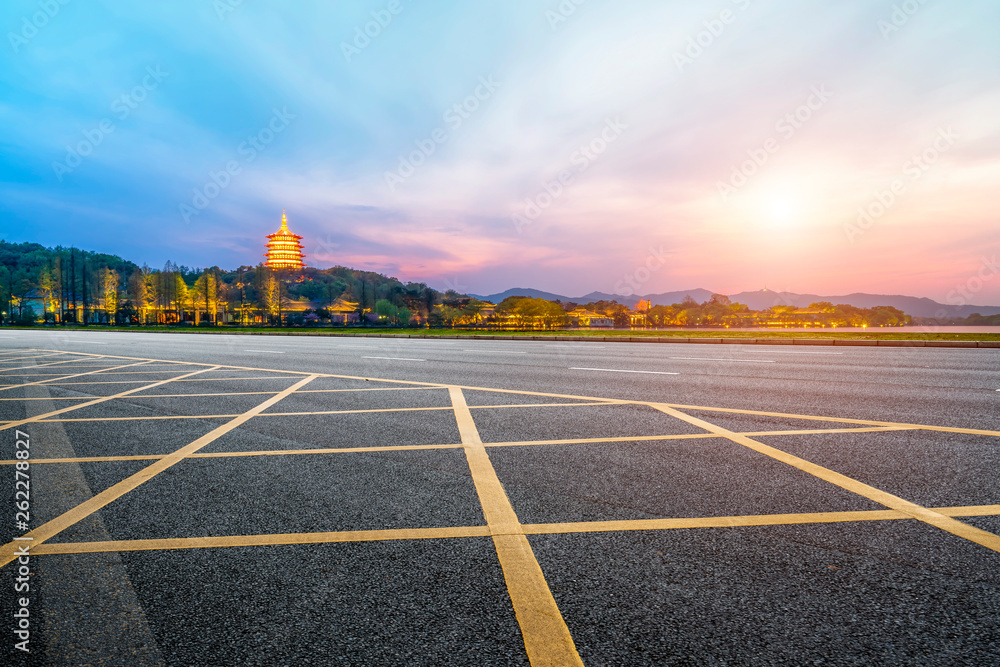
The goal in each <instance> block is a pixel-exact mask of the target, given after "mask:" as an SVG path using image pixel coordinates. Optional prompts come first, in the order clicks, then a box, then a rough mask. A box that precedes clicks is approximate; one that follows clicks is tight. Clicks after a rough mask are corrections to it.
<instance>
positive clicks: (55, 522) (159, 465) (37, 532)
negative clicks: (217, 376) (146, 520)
mask: <svg viewBox="0 0 1000 667" xmlns="http://www.w3.org/2000/svg"><path fill="white" fill-rule="evenodd" d="M194 372H195V373H200V372H203V371H194ZM315 377H316V376H314V375H310V376H308V377H305V378H302V379H301V380H299V381H298V382H296V383H295V384H293V385H292V386H291V387H288V388H287V389H285V391H283V392H282V393H280V394H278V395H276V396H272V397H271V398H269V399H267V400H266V401H264V402H263V403H260V404H259V405H257V406H255V407H253V408H251V409H250V410H247V411H246V412H245V413H243V414H242V415H240V416H239V417H237V418H236V419H233V420H232V421H230V422H228V423H226V424H224V425H222V426H219V427H217V428H215V429H213V430H212V431H210V432H209V433H206V434H205V435H203V436H201V437H200V438H198V439H197V440H195V441H194V442H192V443H190V444H188V445H185V446H184V447H181V448H180V449H178V450H177V451H175V452H173V453H172V454H170V455H168V456H165V457H164V458H162V459H160V460H158V461H156V462H155V463H152V464H151V465H149V466H147V467H145V468H143V469H142V470H140V471H139V472H137V473H135V474H134V475H131V476H130V477H128V478H126V479H124V480H122V481H121V482H118V483H117V484H115V485H114V486H111V487H109V488H107V489H105V490H104V491H102V492H101V493H98V494H97V495H96V496H92V497H91V498H90V499H89V500H86V501H84V502H82V503H80V504H79V505H77V506H76V507H74V508H73V509H71V510H69V511H68V512H64V513H63V514H61V515H59V516H58V517H56V518H55V519H52V520H51V521H48V522H47V523H45V524H42V525H41V526H39V527H38V528H35V529H34V530H32V531H30V532H28V533H26V534H25V535H24V536H23V537H26V538H30V539H31V540H32V543H31V544H32V547H34V546H35V545H38V544H41V543H42V542H45V541H46V540H48V539H50V538H52V537H54V536H56V535H58V534H59V533H61V532H62V531H64V530H66V529H67V528H69V527H70V526H73V525H74V524H76V523H78V522H79V521H81V520H83V519H85V518H87V517H88V516H90V515H91V514H93V513H94V512H96V511H98V510H99V509H101V508H102V507H104V506H105V505H107V504H109V503H111V502H113V501H115V500H117V499H118V498H120V497H121V496H123V495H125V494H126V493H128V492H129V491H133V490H134V489H136V488H137V487H139V486H140V485H142V484H144V483H145V482H147V481H149V480H150V479H152V478H154V477H156V476H157V475H159V474H160V473H161V472H163V471H164V470H166V469H168V468H170V467H172V466H174V465H176V464H177V463H179V462H180V461H182V460H183V459H184V458H185V457H187V456H189V455H190V454H194V453H195V452H196V451H198V450H199V449H201V448H202V447H204V446H206V445H208V444H209V443H211V442H213V441H215V440H216V439H218V438H219V437H221V436H223V435H225V434H226V433H228V432H229V431H232V430H233V429H235V428H236V427H238V426H240V425H241V424H242V423H243V422H245V421H246V420H247V419H250V417H252V416H254V415H255V414H258V413H260V412H262V411H263V410H266V409H267V408H269V407H271V406H272V405H274V404H275V403H277V402H278V401H280V400H281V399H283V398H284V397H285V396H288V395H289V394H291V393H292V392H294V391H295V390H296V389H298V388H299V387H302V386H304V385H306V384H307V383H309V382H311V381H312V380H314V379H315ZM166 382H170V380H165V381H164V383H166ZM70 409H73V408H70ZM29 421H30V420H29ZM17 546H19V545H18V543H17V542H14V541H11V542H8V543H7V544H5V545H4V546H2V547H0V567H3V566H4V565H7V564H8V563H10V562H11V561H12V560H14V558H15V557H16V556H15V548H16V547H17Z"/></svg>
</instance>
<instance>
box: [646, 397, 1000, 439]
mask: <svg viewBox="0 0 1000 667" xmlns="http://www.w3.org/2000/svg"><path fill="white" fill-rule="evenodd" d="M641 403H642V404H643V405H650V406H652V407H654V408H658V407H659V406H661V405H665V406H667V407H671V408H676V409H677V410H701V411H704V412H727V413H735V414H741V415H758V416H761V417H781V418H785V419H805V420H810V421H824V422H839V423H842V424H863V425H866V426H899V427H902V428H907V429H920V430H924V431H944V432H946V433H965V434H967V435H992V436H1000V431H986V430H983V429H976V428H961V427H954V426H933V425H931V424H907V423H904V422H884V421H875V420H872V419H849V418H845V417H822V416H819V415H797V414H789V413H785V412H764V411H761V410H736V409H733V408H709V407H705V406H700V405H678V404H674V403H649V402H641Z"/></svg>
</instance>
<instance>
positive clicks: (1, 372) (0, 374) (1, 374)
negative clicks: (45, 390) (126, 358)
mask: <svg viewBox="0 0 1000 667" xmlns="http://www.w3.org/2000/svg"><path fill="white" fill-rule="evenodd" d="M74 361H76V359H66V360H65V361H50V362H48V363H47V364H35V365H33V366H18V367H16V368H0V378H7V377H9V378H18V377H27V376H29V375H60V373H8V372H7V371H22V370H25V369H28V368H48V367H49V366H59V365H60V364H71V363H73V362H74ZM63 368H73V367H72V366H63ZM88 368H93V366H89V367H88Z"/></svg>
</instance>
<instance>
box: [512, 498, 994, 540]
mask: <svg viewBox="0 0 1000 667" xmlns="http://www.w3.org/2000/svg"><path fill="white" fill-rule="evenodd" d="M934 511H935V512H937V513H939V514H943V515H945V516H953V517H954V516H995V515H998V514H1000V505H972V506H969V507H941V508H937V509H935V510H934ZM913 518H914V517H912V516H910V515H909V514H906V513H904V512H902V511H899V510H867V511H860V512H813V513H804V514H751V515H746V516H710V517H689V518H688V517H685V518H679V519H632V520H624V521H581V522H576V523H535V524H523V527H524V532H525V533H527V534H528V535H551V534H554V533H603V532H611V531H632V530H677V529H685V528H736V527H741V526H790V525H797V524H806V523H851V522H857V521H887V520H893V519H895V520H898V519H905V520H907V521H910V520H913Z"/></svg>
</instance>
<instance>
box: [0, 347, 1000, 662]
mask: <svg viewBox="0 0 1000 667" xmlns="http://www.w3.org/2000/svg"><path fill="white" fill-rule="evenodd" d="M80 354H84V355H85V354H86V353H80ZM89 356H94V357H101V358H108V357H105V356H103V355H89ZM114 358H117V359H135V358H131V357H114ZM139 361H141V362H142V363H158V362H162V363H174V362H168V361H163V360H155V359H143V360H139ZM136 365H139V364H136ZM187 365H200V366H209V364H194V363H190V364H187ZM219 368H223V367H219V366H216V367H214V368H213V370H217V369H219ZM224 368H226V369H234V368H235V369H240V370H254V371H257V372H267V373H281V374H285V375H291V376H293V378H294V377H296V376H297V377H301V378H302V379H300V380H299V382H297V383H296V384H294V385H293V386H292V387H288V388H287V389H285V390H284V391H283V392H280V393H278V394H275V395H273V396H272V397H271V398H270V399H268V400H267V401H265V402H264V403H263V404H261V405H260V406H257V408H255V409H253V410H251V411H248V412H247V413H244V414H243V415H241V416H240V417H237V418H236V419H234V420H233V422H231V423H230V424H227V425H225V426H221V427H219V428H217V429H215V431H213V432H212V433H210V434H208V435H206V436H202V438H199V439H198V440H196V441H195V442H193V443H191V444H190V445H187V446H186V447H184V448H181V449H180V450H178V451H177V452H174V453H173V454H171V455H167V456H165V457H163V458H160V459H158V460H156V462H155V463H153V464H152V465H150V466H148V467H147V468H146V469H145V470H144V471H141V472H140V473H137V474H136V475H133V476H132V477H130V478H128V479H126V480H124V481H123V482H120V483H119V484H117V485H115V486H114V487H111V489H108V490H106V491H104V492H102V493H101V494H98V496H95V497H94V498H92V499H91V500H89V501H86V502H84V503H82V504H81V505H79V506H77V507H76V508H74V509H73V510H70V511H69V512H67V513H65V514H64V515H62V516H61V517H59V518H57V519H56V520H53V521H50V522H49V523H48V524H45V525H44V526H42V527H40V528H39V529H36V530H35V531H32V533H36V532H37V533H38V535H39V536H43V537H42V539H41V540H40V541H44V540H45V539H48V538H49V537H51V536H52V535H54V534H57V533H58V532H59V531H61V530H62V529H64V528H65V527H68V526H69V525H72V524H73V523H76V522H77V521H79V520H80V519H82V518H83V517H84V516H87V515H89V514H91V513H93V512H94V511H97V509H99V508H100V507H103V506H104V505H106V504H107V503H108V502H111V501H113V500H114V499H115V498H117V497H120V496H121V495H123V494H124V493H128V492H129V491H131V490H133V489H134V488H135V487H136V486H138V485H139V484H141V483H143V482H144V481H146V480H147V479H149V478H151V477H152V476H154V475H156V474H158V473H159V472H162V470H164V469H166V468H167V467H169V466H171V465H173V464H175V463H176V462H178V461H180V460H182V459H184V458H186V457H187V456H190V455H196V450H197V449H200V448H201V447H204V446H205V445H206V444H208V443H209V442H211V441H212V440H214V439H215V438H214V437H212V436H213V434H214V433H215V432H216V431H221V430H223V429H224V430H225V431H226V432H228V431H229V430H232V428H236V426H237V425H238V424H234V423H235V422H239V423H243V422H244V421H246V420H248V419H250V418H252V417H254V416H257V415H259V414H260V413H261V412H262V411H263V410H264V409H266V407H267V406H269V404H273V403H276V402H277V401H279V400H281V398H283V397H285V396H287V395H289V394H291V393H293V392H294V391H295V390H296V389H297V388H299V387H300V386H302V385H305V384H306V383H308V382H310V381H311V380H313V379H315V378H317V377H332V378H341V379H357V380H362V379H363V380H369V381H372V380H374V381H376V382H387V383H388V382H391V383H394V384H407V385H413V386H422V387H441V386H442V385H441V384H439V383H426V382H414V381H406V380H386V379H373V378H361V377H357V376H345V375H335V374H318V373H316V374H306V373H303V372H299V371H282V370H273V369H259V368H256V369H255V368H248V367H234V366H227V367H224ZM97 372H99V371H97ZM302 376H305V377H302ZM236 379H240V380H258V379H292V378H280V377H277V378H276V377H262V378H256V377H249V378H216V379H213V381H214V380H236ZM170 381H183V380H180V379H173V380H166V381H164V382H170ZM198 381H200V380H198ZM44 382H48V381H44ZM39 384H40V383H39ZM80 384H88V383H80ZM95 384H109V383H103V382H97V383H95ZM18 386H25V385H18ZM448 389H449V394H450V395H451V398H452V409H453V411H454V414H455V418H456V422H457V424H458V427H459V431H460V433H461V436H462V445H461V446H462V448H463V449H464V451H465V453H466V458H467V460H468V462H469V468H470V472H471V474H472V478H473V482H474V484H475V486H476V490H477V495H478V496H479V498H480V503H481V505H482V509H483V514H484V517H485V518H486V522H487V526H485V527H465V528H463V527H451V528H441V529H414V530H413V531H406V530H403V531H345V532H341V533H322V534H296V535H294V536H244V537H242V538H234V537H209V538H181V539H182V540H193V541H186V542H178V541H177V540H168V541H156V540H152V541H151V540H138V541H126V542H114V543H111V544H114V545H116V546H115V550H117V549H119V548H124V545H127V544H134V545H136V548H184V547H180V546H164V547H157V546H153V544H154V543H156V544H161V545H176V544H181V543H183V544H200V545H206V546H212V545H218V546H229V545H231V544H230V543H232V542H233V541H234V540H239V539H244V540H257V541H256V542H254V543H269V542H267V540H268V539H272V540H273V539H283V540H288V539H294V540H296V541H293V542H290V543H300V542H299V541H298V540H303V539H318V538H316V537H315V536H317V535H323V536H325V538H328V539H331V540H334V541H352V540H353V541H356V540H360V539H419V537H430V536H436V535H442V536H443V535H444V534H453V535H455V536H473V535H484V536H485V535H490V536H492V538H493V541H494V545H495V547H496V549H497V556H498V558H499V559H500V563H501V567H502V569H503V571H504V578H505V581H506V583H507V588H508V593H509V594H510V597H511V601H512V604H513V606H514V610H515V615H516V616H517V619H518V623H519V624H520V626H521V630H522V635H523V636H524V640H525V649H526V651H527V653H528V657H529V660H530V661H531V663H532V664H533V665H541V664H553V665H555V664H582V662H581V661H580V658H579V655H578V654H577V652H576V649H575V646H574V645H573V639H572V636H571V635H570V634H569V630H568V628H567V627H566V624H565V621H563V619H562V616H561V614H560V613H559V610H558V608H557V607H556V605H555V601H554V599H553V598H552V595H551V591H550V590H549V588H548V583H547V582H546V580H545V577H544V574H543V573H542V571H541V568H540V567H539V566H538V562H537V560H536V559H535V557H534V554H533V552H532V551H531V546H530V544H529V543H528V541H527V537H526V535H527V534H544V533H549V532H598V531H603V530H631V529H635V530H653V529H669V528H681V527H695V526H700V527H709V526H715V525H719V524H720V523H721V524H722V525H726V526H732V525H774V524H775V522H785V523H809V522H831V521H843V520H868V521H872V520H886V519H908V518H912V519H917V520H920V521H923V522H926V523H928V524H930V525H934V526H936V527H938V528H941V529H943V530H946V531H948V532H951V533H953V534H955V535H958V536H960V537H963V538H965V539H968V540H971V541H974V542H977V543H979V544H981V545H983V546H986V547H987V548H990V549H993V550H995V551H1000V537H998V536H996V535H993V534H992V533H989V532H987V531H983V530H979V529H977V528H975V527H973V526H971V525H969V524H963V523H961V522H959V521H956V520H955V519H954V518H952V517H953V516H975V515H978V514H976V513H977V512H983V511H984V508H982V507H980V508H971V507H963V508H941V509H938V510H932V509H928V508H926V507H921V506H919V505H916V504H914V503H911V502H909V501H906V500H903V499H902V498H898V497H896V496H893V495H891V494H888V493H886V492H883V491H881V490H879V489H875V488H874V487H870V486H868V485H865V484H863V483H861V482H858V481H857V480H853V479H851V478H849V477H846V476H844V475H840V474H839V473H836V472H834V471H831V470H829V469H826V468H823V467H821V466H818V465H816V464H813V463H811V462H809V461H805V460H804V459H800V458H798V457H795V456H793V455H790V454H787V453H786V452H782V451H780V450H777V449H775V448H773V447H769V446H767V445H764V444H763V443H759V442H756V441H754V440H751V439H750V437H749V435H750V434H740V433H735V432H733V431H729V430H727V429H724V428H722V427H719V426H716V425H714V424H711V423H709V422H707V421H704V420H701V419H698V418H696V417H693V416H690V415H687V414H685V413H682V412H680V410H679V409H677V408H678V407H684V408H686V409H695V410H706V411H718V412H731V413H738V414H748V415H761V416H772V417H781V418H792V419H811V420H817V421H827V422H833V423H848V424H857V425H862V426H867V427H871V428H870V429H826V431H827V432H851V431H855V430H859V431H860V430H864V431H868V432H876V431H877V430H905V429H921V430H932V431H947V432H957V433H966V434H978V435H991V436H1000V432H998V431H987V430H982V429H964V428H955V427H939V426H932V425H925V424H904V423H895V422H883V421H875V420H857V419H845V418H837V417H821V416H816V415H795V414H787V413H772V412H763V411H753V410H735V409H726V408H708V407H699V406H675V405H673V404H666V403H654V402H648V401H629V400H618V399H603V398H595V397H580V396H574V395H566V394H554V393H546V392H529V391H518V390H504V389H492V388H483V387H465V386H448ZM465 389H468V390H473V391H487V392H497V393H511V394H519V395H531V396H546V397H552V398H563V399H572V400H577V401H579V400H584V401H587V400H589V401H597V403H595V404H598V405H603V404H625V405H647V406H650V407H653V408H655V409H657V410H660V411H662V412H664V413H666V414H668V415H670V416H673V417H675V418H678V419H681V420H683V421H686V422H688V423H690V424H692V425H695V426H698V427H700V428H703V429H705V431H707V433H706V434H704V435H703V436H702V437H709V438H711V437H722V438H726V439H728V440H731V441H733V442H736V443H737V444H741V445H743V446H746V447H749V448H751V449H754V450H755V451H758V452H760V453H763V454H765V455H767V456H771V457H772V458H775V459H777V460H779V461H782V462H784V463H786V464H788V465H792V466H793V467H796V468H798V469H800V470H803V471H805V472H807V473H809V474H812V475H814V476H817V477H820V478H821V479H824V480H826V481H828V482H831V483H834V484H837V485H838V486H841V487H842V488H845V489H847V490H850V491H852V492H854V493H857V494H859V495H862V496H864V497H867V498H869V499H872V500H875V501H876V502H879V503H881V504H883V505H885V506H886V507H888V508H889V509H888V510H881V511H875V512H860V513H849V512H829V513H814V514H811V515H770V516H769V517H753V518H746V517H744V518H742V522H741V521H740V518H739V517H707V518H700V519H699V518H688V519H654V520H637V521H621V522H617V521H611V522H584V523H566V524H532V525H522V524H520V522H519V521H518V519H517V516H516V514H515V513H514V511H513V508H512V507H511V505H510V502H509V500H508V499H507V496H506V493H505V492H504V490H503V486H502V485H501V484H500V482H499V479H498V478H497V477H496V472H495V470H494V469H493V466H492V464H491V463H490V461H489V456H488V455H487V453H486V445H484V443H483V442H482V441H481V439H480V437H479V434H478V430H477V429H476V426H475V422H474V421H473V419H472V412H471V409H470V407H469V406H468V405H467V403H466V401H465V397H464V394H463V390H465ZM139 390H141V389H137V390H135V391H139ZM117 397H120V395H115V396H114V397H107V398H117ZM100 400H106V399H99V401H100ZM84 405H86V404H84ZM572 405H578V404H572ZM77 407H82V406H71V407H70V408H67V409H65V410H64V411H68V410H72V409H75V408H77ZM480 407H512V406H480ZM514 407H521V406H514ZM524 407H527V406H524ZM532 407H540V406H538V405H537V404H536V405H534V406H532ZM564 407H565V406H564ZM420 409H421V408H417V409H409V410H407V411H414V410H420ZM432 409H433V408H432ZM391 411H398V410H391ZM352 412H359V411H352ZM342 413H343V412H341V414H342ZM50 414H51V413H50ZM276 414H279V415H280V414H281V413H276ZM287 414H317V413H287ZM320 414H337V412H333V413H320ZM193 417H197V416H193ZM36 419H37V418H36ZM3 428H10V425H7V426H5V427H3ZM814 432H816V431H815V430H797V431H786V432H784V433H785V434H791V433H797V434H804V433H814ZM765 433H766V434H775V433H778V432H773V431H772V432H765ZM690 435H702V434H680V435H678V436H677V438H678V439H679V438H681V437H689V436H690ZM753 435H756V434H753ZM215 437H218V436H215ZM627 439H628V440H634V439H636V438H627ZM601 441H608V440H606V439H602V440H601ZM509 444H523V443H520V442H519V443H509ZM493 446H502V444H500V443H494V444H493ZM439 447H440V448H446V447H448V448H451V447H455V445H442V446H439ZM414 448H420V449H427V448H428V447H427V446H416V447H414ZM345 449H347V450H348V451H358V450H360V448H358V450H356V449H355V448H345ZM393 449H394V448H393ZM372 451H386V450H385V449H381V448H378V449H372ZM247 454H249V453H239V452H231V453H226V455H228V456H239V455H247ZM258 454H259V453H258ZM146 471H150V473H151V474H149V475H148V476H145V477H143V474H144V473H145V472H146ZM140 477H141V479H139V480H138V481H134V480H137V479H138V478H140ZM987 507H988V508H993V509H992V510H991V511H989V512H988V513H989V514H996V513H1000V506H987ZM948 509H951V510H957V513H951V512H948V511H946V510H948ZM74 517H75V518H74ZM851 517H853V519H851ZM59 522H61V523H62V524H64V525H62V527H59V526H54V527H52V528H49V529H48V532H49V533H51V534H49V535H47V536H45V530H44V529H46V527H48V526H50V525H52V524H58V523H59ZM56 528H58V529H57V530H56ZM53 530H54V532H52V531H53ZM417 531H423V532H417ZM442 531H444V532H443V533H442ZM448 531H459V532H454V533H448ZM461 531H471V532H461ZM376 533H378V534H381V535H382V536H383V537H381V538H377V537H376V538H373V537H371V536H372V535H374V534H376ZM393 534H394V535H396V537H392V536H391V535H393ZM406 534H411V535H418V536H419V537H413V538H410V537H402V535H406ZM29 535H31V534H29ZM310 535H311V536H313V537H312V538H308V537H304V536H310ZM351 535H353V536H354V537H350V536H351ZM362 535H368V536H369V537H368V538H364V537H361V536H362ZM336 536H342V537H336ZM213 541H214V542H213ZM227 541H228V542H227ZM281 543H289V542H281ZM13 544H14V543H13V542H12V543H10V544H8V545H5V546H4V547H0V553H6V552H8V551H9V552H10V554H11V555H12V554H13ZM88 544H89V545H95V544H96V545H100V544H104V545H107V544H109V543H88ZM140 545H144V546H140ZM38 547H39V548H40V549H41V551H40V552H39V553H46V551H45V550H46V549H72V548H80V547H79V546H77V547H72V546H68V545H67V546H63V545H52V544H50V545H44V544H40V545H38ZM91 548H104V547H93V546H92V547H91ZM51 553H55V551H52V552H51ZM11 557H12V556H11ZM9 562H10V558H7V559H6V560H3V561H2V562H0V566H2V565H5V564H7V563H9Z"/></svg>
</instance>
